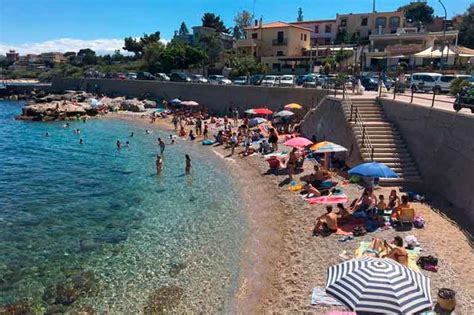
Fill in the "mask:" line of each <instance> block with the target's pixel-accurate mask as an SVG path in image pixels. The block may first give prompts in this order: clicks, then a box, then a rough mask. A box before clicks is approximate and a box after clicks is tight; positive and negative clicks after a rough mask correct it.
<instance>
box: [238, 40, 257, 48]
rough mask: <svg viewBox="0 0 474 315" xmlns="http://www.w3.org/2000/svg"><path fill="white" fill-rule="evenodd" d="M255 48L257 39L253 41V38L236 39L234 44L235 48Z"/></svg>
mask: <svg viewBox="0 0 474 315" xmlns="http://www.w3.org/2000/svg"><path fill="white" fill-rule="evenodd" d="M256 46H257V39H253V38H246V39H238V40H237V41H236V42H235V47H236V48H245V47H256Z"/></svg>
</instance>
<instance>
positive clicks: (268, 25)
mask: <svg viewBox="0 0 474 315" xmlns="http://www.w3.org/2000/svg"><path fill="white" fill-rule="evenodd" d="M283 27H296V28H299V29H302V30H305V31H309V32H311V30H310V29H308V28H305V27H301V26H298V25H293V24H288V23H285V22H281V21H277V22H271V23H266V24H262V25H261V26H249V27H246V28H245V29H247V30H252V29H254V30H255V29H259V28H262V29H266V28H283Z"/></svg>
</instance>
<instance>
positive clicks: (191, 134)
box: [189, 129, 196, 141]
mask: <svg viewBox="0 0 474 315" xmlns="http://www.w3.org/2000/svg"><path fill="white" fill-rule="evenodd" d="M195 139H196V136H195V135H194V133H193V130H192V129H191V130H189V140H191V141H194V140H195Z"/></svg>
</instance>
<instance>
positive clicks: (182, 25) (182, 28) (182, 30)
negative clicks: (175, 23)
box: [178, 22, 189, 36]
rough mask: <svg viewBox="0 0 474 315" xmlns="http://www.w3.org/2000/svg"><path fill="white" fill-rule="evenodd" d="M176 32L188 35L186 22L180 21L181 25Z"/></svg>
mask: <svg viewBox="0 0 474 315" xmlns="http://www.w3.org/2000/svg"><path fill="white" fill-rule="evenodd" d="M178 34H179V35H180V36H186V35H189V30H188V27H187V26H186V23H184V22H181V26H180V27H179V31H178Z"/></svg>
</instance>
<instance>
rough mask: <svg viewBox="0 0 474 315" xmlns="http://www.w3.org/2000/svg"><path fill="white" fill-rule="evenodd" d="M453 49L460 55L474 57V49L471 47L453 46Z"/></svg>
mask: <svg viewBox="0 0 474 315" xmlns="http://www.w3.org/2000/svg"><path fill="white" fill-rule="evenodd" d="M453 51H454V52H456V54H457V55H458V56H459V57H467V58H472V57H474V49H470V48H467V47H463V46H456V47H453Z"/></svg>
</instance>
